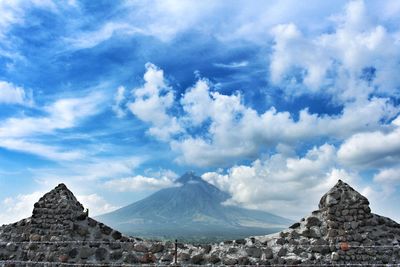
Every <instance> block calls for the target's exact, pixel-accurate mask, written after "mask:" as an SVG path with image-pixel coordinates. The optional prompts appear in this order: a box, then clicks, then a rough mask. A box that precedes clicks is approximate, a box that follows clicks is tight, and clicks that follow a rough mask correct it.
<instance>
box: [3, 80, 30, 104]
mask: <svg viewBox="0 0 400 267" xmlns="http://www.w3.org/2000/svg"><path fill="white" fill-rule="evenodd" d="M0 104H19V105H28V106H31V105H33V99H32V96H31V94H30V93H29V92H28V93H27V92H26V90H25V89H24V88H22V87H19V86H15V85H14V84H12V83H9V82H6V81H0Z"/></svg>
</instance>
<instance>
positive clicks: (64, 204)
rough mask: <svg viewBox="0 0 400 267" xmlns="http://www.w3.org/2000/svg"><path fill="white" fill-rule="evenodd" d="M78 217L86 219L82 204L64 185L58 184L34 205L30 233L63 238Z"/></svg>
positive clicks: (71, 228)
mask: <svg viewBox="0 0 400 267" xmlns="http://www.w3.org/2000/svg"><path fill="white" fill-rule="evenodd" d="M80 217H82V218H85V217H87V216H85V213H84V209H83V206H82V204H81V203H79V202H78V201H77V199H76V198H75V196H74V195H73V193H72V192H71V191H69V190H68V188H67V187H66V186H65V185H64V184H59V185H58V186H57V187H56V188H55V189H54V190H52V191H50V192H48V193H47V194H45V195H44V196H43V197H42V198H40V200H39V201H38V202H36V203H35V205H34V209H33V212H32V217H31V226H32V229H31V231H32V234H38V235H43V236H44V235H52V236H65V235H66V233H69V232H71V231H72V230H73V222H74V221H76V220H77V218H80Z"/></svg>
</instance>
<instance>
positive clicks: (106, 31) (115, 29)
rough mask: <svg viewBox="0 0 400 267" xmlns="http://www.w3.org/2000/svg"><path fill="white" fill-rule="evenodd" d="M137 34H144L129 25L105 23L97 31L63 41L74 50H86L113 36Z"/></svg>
mask: <svg viewBox="0 0 400 267" xmlns="http://www.w3.org/2000/svg"><path fill="white" fill-rule="evenodd" d="M138 33H142V34H143V33H144V32H143V30H141V29H139V28H137V27H135V26H133V25H131V24H129V23H121V22H107V23H106V24H104V25H102V26H101V27H100V28H99V29H97V30H94V31H92V32H82V33H80V34H76V35H75V36H74V37H68V38H65V41H66V42H67V44H68V45H71V46H73V47H74V48H76V49H86V48H92V47H95V46H96V45H98V44H100V43H102V42H104V41H106V40H108V39H110V38H112V37H113V36H115V35H120V36H125V37H126V36H131V35H134V34H138Z"/></svg>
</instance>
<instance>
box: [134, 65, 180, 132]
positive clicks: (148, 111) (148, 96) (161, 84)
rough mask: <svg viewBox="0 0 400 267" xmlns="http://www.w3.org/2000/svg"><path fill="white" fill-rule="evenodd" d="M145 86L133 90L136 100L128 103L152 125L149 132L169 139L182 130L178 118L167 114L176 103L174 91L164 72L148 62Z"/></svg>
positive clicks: (142, 118) (141, 118) (137, 115)
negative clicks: (168, 83)
mask: <svg viewBox="0 0 400 267" xmlns="http://www.w3.org/2000/svg"><path fill="white" fill-rule="evenodd" d="M143 78H144V81H145V84H144V85H143V87H140V88H136V89H134V90H133V91H132V93H133V95H134V98H135V99H134V101H133V102H130V103H128V108H129V109H130V111H131V112H132V113H133V114H134V115H135V116H136V117H138V118H139V119H140V120H142V121H144V122H147V123H149V124H150V125H151V127H150V129H149V131H148V133H149V134H150V135H153V136H155V137H157V138H159V139H161V140H168V139H169V138H170V137H171V136H172V135H174V134H176V133H179V132H180V131H181V128H180V125H179V124H178V122H177V120H176V118H174V117H171V116H169V115H168V114H167V111H168V109H170V108H171V107H172V105H173V103H174V93H173V91H172V90H171V88H170V87H169V86H168V85H167V83H166V81H165V79H164V72H163V71H162V70H161V69H159V68H158V67H157V66H155V65H153V64H151V63H147V64H146V73H145V74H144V77H143Z"/></svg>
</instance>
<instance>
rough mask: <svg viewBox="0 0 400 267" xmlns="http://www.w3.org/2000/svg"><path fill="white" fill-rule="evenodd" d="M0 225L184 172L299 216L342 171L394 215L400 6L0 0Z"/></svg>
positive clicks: (96, 205) (152, 187) (123, 194)
mask: <svg viewBox="0 0 400 267" xmlns="http://www.w3.org/2000/svg"><path fill="white" fill-rule="evenodd" d="M0 14H1V16H0V203H1V204H0V224H2V223H10V222H14V221H17V220H19V219H22V218H24V217H28V216H30V214H31V211H32V208H33V203H34V202H36V201H37V200H38V199H39V198H40V197H41V196H42V195H43V194H44V193H45V192H47V191H49V190H51V189H52V188H54V187H55V186H56V185H57V184H58V183H61V182H63V183H65V184H66V185H67V186H68V187H69V188H70V189H71V190H72V191H73V192H74V194H75V195H76V196H77V198H78V200H79V201H81V202H82V203H83V204H84V205H85V206H86V207H88V208H89V210H90V213H91V215H97V214H101V213H105V212H108V211H112V210H114V209H116V208H118V207H122V206H124V205H127V204H130V203H132V202H134V201H137V200H139V199H142V198H144V197H146V196H148V195H149V194H151V193H152V192H155V191H156V190H159V189H161V188H165V187H170V186H174V185H175V182H174V181H175V179H176V178H177V177H179V176H180V175H182V174H183V173H185V172H186V171H194V172H196V173H197V174H198V175H200V176H201V177H202V178H203V179H204V180H206V181H208V182H210V183H212V184H214V185H215V186H217V187H218V188H220V189H221V190H223V191H226V192H228V193H229V194H231V196H232V197H231V198H230V199H229V200H228V201H227V202H226V203H225V204H226V205H238V206H242V207H247V208H253V209H260V210H265V211H269V212H272V213H275V214H278V215H281V216H286V217H288V218H291V219H299V218H301V217H302V216H304V215H306V214H308V213H309V212H311V211H312V210H314V209H317V204H318V201H319V199H320V197H321V196H322V195H323V194H324V193H325V192H326V191H328V190H329V189H330V188H331V187H332V186H333V185H334V184H335V183H336V182H337V180H338V179H342V180H344V181H346V182H348V183H349V184H350V185H352V186H353V187H354V188H355V189H356V190H358V191H359V192H360V193H362V194H363V195H365V196H367V197H368V198H369V200H370V202H371V208H372V211H373V212H375V213H378V214H381V215H384V216H388V217H391V218H393V219H395V220H397V221H400V215H399V214H400V206H399V205H397V203H399V201H400V116H399V115H400V73H399V70H400V68H399V67H400V66H399V64H400V28H399V25H400V2H399V1H397V0H368V1H367V0H365V1H362V0H355V1H341V0H337V1H319V0H307V1H295V0H281V1H272V0H251V1H244V0H243V1H242V0H235V1H223V0H219V1H215V0H205V1H194V0H185V1H181V0H162V1H161V0H160V1H155V0H149V1H135V0H132V1H128V0H126V1H125V0H115V1H102V0H99V1H89V0H88V1H83V0H82V1H80V0H59V1H53V0H1V1H0Z"/></svg>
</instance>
